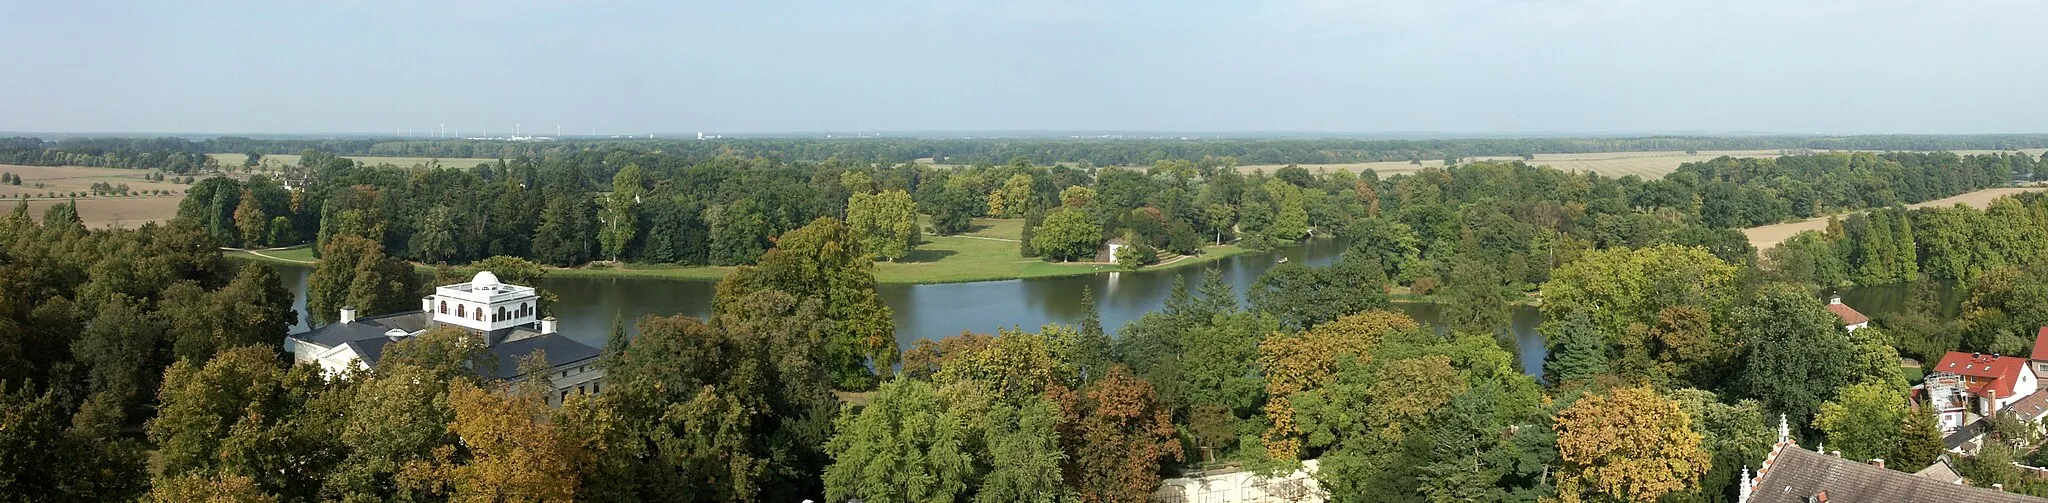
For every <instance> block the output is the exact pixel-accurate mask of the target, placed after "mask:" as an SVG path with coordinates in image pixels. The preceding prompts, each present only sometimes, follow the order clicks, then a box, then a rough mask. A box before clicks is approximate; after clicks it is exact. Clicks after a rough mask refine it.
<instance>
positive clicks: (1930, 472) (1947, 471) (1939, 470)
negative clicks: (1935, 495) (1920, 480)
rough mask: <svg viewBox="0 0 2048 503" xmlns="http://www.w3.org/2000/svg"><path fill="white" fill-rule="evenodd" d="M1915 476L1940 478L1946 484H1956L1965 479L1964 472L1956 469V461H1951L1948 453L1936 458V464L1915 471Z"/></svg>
mask: <svg viewBox="0 0 2048 503" xmlns="http://www.w3.org/2000/svg"><path fill="white" fill-rule="evenodd" d="M1913 476H1915V477H1926V478H1930V479H1934V480H1939V481H1941V482H1942V483H1944V484H1954V483H1957V482H1961V481H1962V480H1963V474H1962V472H1958V471H1956V465H1955V463H1954V462H1951V461H1949V459H1948V454H1946V453H1944V454H1942V455H1941V456H1939V457H1936V458H1934V464H1931V465H1927V467H1926V468H1921V469H1920V471H1917V472H1913Z"/></svg>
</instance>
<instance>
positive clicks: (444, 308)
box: [441, 300, 448, 314]
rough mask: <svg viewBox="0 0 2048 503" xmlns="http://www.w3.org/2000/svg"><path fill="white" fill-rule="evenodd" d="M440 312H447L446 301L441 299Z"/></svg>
mask: <svg viewBox="0 0 2048 503" xmlns="http://www.w3.org/2000/svg"><path fill="white" fill-rule="evenodd" d="M441 314H448V301H445V300H444V301H441Z"/></svg>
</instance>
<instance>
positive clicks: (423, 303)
mask: <svg viewBox="0 0 2048 503" xmlns="http://www.w3.org/2000/svg"><path fill="white" fill-rule="evenodd" d="M420 312H422V313H427V314H433V313H434V296H432V295H428V296H425V297H420Z"/></svg>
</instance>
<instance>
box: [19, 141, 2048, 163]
mask: <svg viewBox="0 0 2048 503" xmlns="http://www.w3.org/2000/svg"><path fill="white" fill-rule="evenodd" d="M2041 147H2048V135H2039V134H2033V135H1870V136H1652V137H1637V138H1462V139H1438V140H1367V139H1190V140H1178V139H1055V138H1046V139H1033V138H1024V139H1000V138H996V139H919V138H866V139H804V138H739V139H720V140H715V141H698V140H691V139H571V140H562V141H548V142H507V141H497V140H466V139H461V140H403V139H391V138H382V139H379V138H342V139H253V138H242V137H219V138H211V139H205V140H197V141H194V140H187V139H182V138H72V139H65V140H60V141H55V142H45V141H43V140H40V139H36V138H20V137H17V138H8V139H0V163H12V164H36V165H59V164H82V165H90V166H112V167H134V168H148V169H169V170H173V171H177V170H178V169H180V168H189V167H195V166H198V165H201V164H203V163H204V161H203V158H200V157H197V156H196V154H205V153H224V152H237V153H241V152H251V153H258V154H298V153H301V152H304V151H306V150H317V151H321V152H327V153H331V154H336V155H355V156H402V157H439V158H504V159H511V158H515V157H520V156H529V157H551V156H562V155H572V154H576V153H579V152H585V151H617V150H626V151H634V152H643V153H647V152H660V153H663V154H667V155H673V156H680V157H683V158H686V159H692V160H699V161H701V160H708V159H710V158H713V157H717V156H721V155H730V156H738V157H766V158H771V159H776V160H781V161H785V162H799V161H811V162H822V161H825V160H827V159H834V158H837V159H841V160H848V161H859V162H882V163H898V162H909V161H912V160H916V159H933V160H936V161H938V162H940V163H944V164H1004V163H1008V162H1010V161H1012V160H1014V159H1024V160H1029V161H1031V162H1032V163H1036V164H1055V163H1075V164H1081V163H1086V164H1091V165H1098V166H1138V165H1151V164H1153V163H1155V162H1158V161H1162V160H1174V159H1187V160H1197V159H1204V158H1213V159H1217V160H1218V161H1219V162H1224V163H1226V164H1227V163H1233V162H1234V163H1237V164H1290V163H1292V164H1329V163H1355V162H1375V161H1417V160H1439V159H1456V158H1467V157H1477V156H1529V155H1535V154H1570V153H1589V152H1645V151H1700V150H1794V151H1797V150H1879V151H1884V150H1920V151H1933V150H2012V149H2023V148H2041ZM177 172H183V171H177Z"/></svg>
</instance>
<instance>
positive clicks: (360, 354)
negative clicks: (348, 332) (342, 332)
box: [343, 337, 398, 368]
mask: <svg viewBox="0 0 2048 503" xmlns="http://www.w3.org/2000/svg"><path fill="white" fill-rule="evenodd" d="M393 342H398V341H396V340H392V339H391V338H390V337H378V338H375V339H363V340H360V341H349V342H344V343H343V344H347V345H348V349H349V350H351V351H355V352H356V357H357V358H362V359H363V364H364V365H368V366H370V368H377V360H382V359H384V346H389V345H391V343H393Z"/></svg>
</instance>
